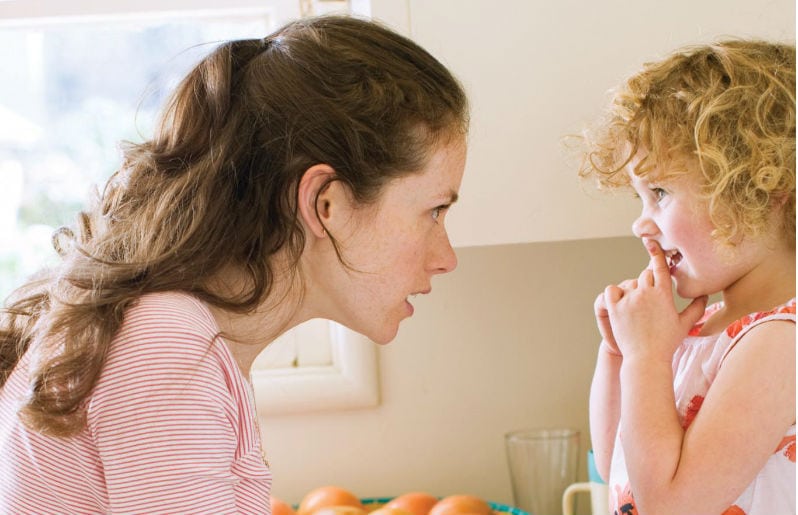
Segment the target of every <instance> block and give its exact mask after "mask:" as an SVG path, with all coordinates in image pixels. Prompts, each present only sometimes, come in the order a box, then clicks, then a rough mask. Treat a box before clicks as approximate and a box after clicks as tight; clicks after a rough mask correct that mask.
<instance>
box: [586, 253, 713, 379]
mask: <svg viewBox="0 0 798 515" xmlns="http://www.w3.org/2000/svg"><path fill="white" fill-rule="evenodd" d="M645 246H646V249H647V250H648V253H649V255H650V256H651V262H650V264H649V266H648V268H646V269H645V270H643V271H642V272H641V273H640V276H639V277H638V278H637V280H634V281H625V282H623V283H621V284H620V285H618V286H608V287H607V288H606V289H605V290H604V294H603V297H604V304H603V305H604V306H605V307H606V311H607V314H608V315H609V322H610V323H609V326H610V334H611V335H612V336H613V337H614V341H615V343H616V345H617V347H618V349H619V350H620V352H621V353H622V354H623V355H624V357H625V358H628V357H629V356H635V357H643V358H644V359H655V360H663V361H667V362H668V363H670V362H671V360H672V359H673V353H674V351H675V350H676V347H678V346H679V344H680V343H681V342H682V340H683V339H684V338H685V337H686V336H687V333H688V332H689V331H690V329H691V328H692V327H693V325H695V323H696V322H698V320H699V319H700V318H701V316H702V315H703V313H704V310H705V309H706V304H707V297H706V296H702V297H699V298H697V299H694V300H693V302H691V303H690V305H689V306H687V308H685V309H684V311H682V312H681V313H679V312H678V311H677V310H676V305H675V303H674V301H673V293H672V290H671V288H672V286H671V276H670V270H669V269H668V263H667V261H666V260H665V253H664V252H663V251H662V248H661V247H660V246H659V244H658V243H657V242H655V241H652V240H647V241H645ZM598 306H599V302H598V300H597V301H596V317H597V319H598V312H599V310H598ZM602 335H604V333H603V332H602Z"/></svg>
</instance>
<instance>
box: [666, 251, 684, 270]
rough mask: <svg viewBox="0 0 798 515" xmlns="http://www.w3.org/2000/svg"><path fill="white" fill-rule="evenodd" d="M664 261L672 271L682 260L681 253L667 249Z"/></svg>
mask: <svg viewBox="0 0 798 515" xmlns="http://www.w3.org/2000/svg"><path fill="white" fill-rule="evenodd" d="M665 261H667V263H668V268H670V270H671V273H672V272H673V269H674V268H676V267H677V266H679V263H680V262H681V261H682V254H681V253H680V252H679V251H678V250H669V251H668V252H666V253H665Z"/></svg>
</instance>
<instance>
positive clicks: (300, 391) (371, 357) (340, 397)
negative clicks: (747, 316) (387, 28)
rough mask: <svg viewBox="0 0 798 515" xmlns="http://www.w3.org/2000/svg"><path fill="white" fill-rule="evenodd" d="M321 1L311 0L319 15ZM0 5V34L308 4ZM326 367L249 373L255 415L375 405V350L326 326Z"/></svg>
mask: <svg viewBox="0 0 798 515" xmlns="http://www.w3.org/2000/svg"><path fill="white" fill-rule="evenodd" d="M324 1H325V0H315V1H314V2H313V5H318V6H319V7H320V11H324V7H325V6H323V5H322V4H323V3H324ZM226 4H227V5H226V6H225V7H224V8H220V7H219V1H218V0H115V1H111V2H109V1H103V0H70V1H68V2H65V1H64V0H38V1H35V2H34V1H30V0H0V29H2V28H3V27H9V26H30V25H34V26H35V25H42V24H49V23H74V22H80V23H82V22H96V21H98V20H103V19H105V20H114V21H118V20H130V19H137V18H138V19H147V18H154V17H158V18H165V17H179V18H183V19H185V18H186V17H211V16H218V17H231V16H236V17H237V16H242V15H243V16H264V17H268V20H269V22H270V25H271V26H272V28H277V27H279V26H280V25H282V24H283V23H285V22H287V21H289V20H291V19H296V18H299V17H300V16H301V15H302V12H301V10H302V9H303V7H302V5H301V4H304V9H307V5H308V2H307V1H300V0H232V1H229V2H226ZM349 5H350V6H351V10H352V12H354V13H356V14H364V15H368V14H369V12H368V10H369V2H368V1H367V0H353V1H352V2H350V4H349ZM329 324H330V345H331V355H332V363H331V364H330V365H327V366H306V367H284V368H271V369H264V370H254V371H253V372H252V377H251V379H252V386H253V389H254V391H255V404H256V407H257V409H258V412H259V413H261V414H269V415H274V414H284V413H303V412H310V411H328V410H349V409H359V408H369V407H374V406H377V405H378V404H379V385H378V374H377V351H376V345H375V344H374V343H373V342H371V341H370V340H368V339H367V338H366V337H364V336H362V335H360V334H358V333H355V332H353V331H351V330H349V329H347V328H345V327H343V326H341V325H338V324H335V323H333V322H330V323H329Z"/></svg>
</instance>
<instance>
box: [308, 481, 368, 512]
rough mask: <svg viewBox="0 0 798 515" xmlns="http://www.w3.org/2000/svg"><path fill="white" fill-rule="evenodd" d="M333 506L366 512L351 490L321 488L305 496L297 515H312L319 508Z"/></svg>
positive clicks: (331, 487)
mask: <svg viewBox="0 0 798 515" xmlns="http://www.w3.org/2000/svg"><path fill="white" fill-rule="evenodd" d="M332 506H352V507H355V508H360V509H361V510H363V511H365V509H364V508H363V503H361V502H360V499H358V498H357V496H355V494H353V493H352V492H350V491H349V490H346V489H344V488H341V487H338V486H321V487H319V488H314V489H313V490H311V491H310V492H308V493H307V494H305V497H303V498H302V501H301V502H300V503H299V509H298V510H297V515H312V514H313V513H314V512H315V511H316V510H318V509H319V508H328V507H332Z"/></svg>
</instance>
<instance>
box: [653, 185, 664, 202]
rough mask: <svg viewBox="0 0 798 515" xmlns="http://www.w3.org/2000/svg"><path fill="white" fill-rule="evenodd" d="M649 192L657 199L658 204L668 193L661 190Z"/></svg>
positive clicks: (655, 189) (654, 189) (656, 189)
mask: <svg viewBox="0 0 798 515" xmlns="http://www.w3.org/2000/svg"><path fill="white" fill-rule="evenodd" d="M651 192H652V193H653V194H654V198H655V199H657V201H658V202H659V201H660V200H662V199H663V198H664V197H665V195H667V194H668V192H667V191H665V190H664V189H662V188H651Z"/></svg>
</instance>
